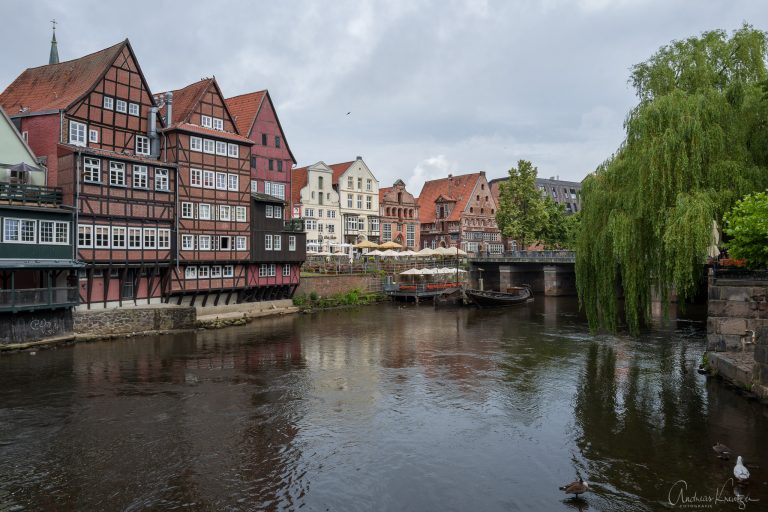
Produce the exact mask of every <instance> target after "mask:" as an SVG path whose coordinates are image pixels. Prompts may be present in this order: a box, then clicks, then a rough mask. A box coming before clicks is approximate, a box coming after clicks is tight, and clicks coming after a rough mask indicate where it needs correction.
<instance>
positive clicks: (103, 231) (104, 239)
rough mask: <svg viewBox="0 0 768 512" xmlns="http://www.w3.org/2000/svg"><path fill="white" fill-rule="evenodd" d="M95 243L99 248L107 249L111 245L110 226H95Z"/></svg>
mask: <svg viewBox="0 0 768 512" xmlns="http://www.w3.org/2000/svg"><path fill="white" fill-rule="evenodd" d="M93 233H94V237H93V240H94V244H93V246H94V247H96V248H97V249H106V248H108V247H109V227H108V226H95V227H94V228H93Z"/></svg>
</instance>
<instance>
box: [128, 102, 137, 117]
mask: <svg viewBox="0 0 768 512" xmlns="http://www.w3.org/2000/svg"><path fill="white" fill-rule="evenodd" d="M128 113H129V114H130V115H132V116H136V117H138V116H139V106H138V105H137V104H136V103H129V104H128Z"/></svg>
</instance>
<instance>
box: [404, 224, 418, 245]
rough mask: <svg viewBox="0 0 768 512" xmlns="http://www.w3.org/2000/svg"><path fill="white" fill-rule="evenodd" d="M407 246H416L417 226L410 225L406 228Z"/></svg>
mask: <svg viewBox="0 0 768 512" xmlns="http://www.w3.org/2000/svg"><path fill="white" fill-rule="evenodd" d="M405 245H406V246H408V247H414V246H415V245H416V226H415V225H414V224H408V225H407V226H406V227H405Z"/></svg>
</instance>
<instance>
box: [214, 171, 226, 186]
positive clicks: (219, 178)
mask: <svg viewBox="0 0 768 512" xmlns="http://www.w3.org/2000/svg"><path fill="white" fill-rule="evenodd" d="M216 189H217V190H227V173H225V172H217V173H216Z"/></svg>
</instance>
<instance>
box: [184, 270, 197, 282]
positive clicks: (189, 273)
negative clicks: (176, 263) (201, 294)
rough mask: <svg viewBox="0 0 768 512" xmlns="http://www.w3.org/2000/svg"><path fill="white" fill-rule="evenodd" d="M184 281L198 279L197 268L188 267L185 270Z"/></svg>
mask: <svg viewBox="0 0 768 512" xmlns="http://www.w3.org/2000/svg"><path fill="white" fill-rule="evenodd" d="M184 279H197V267H186V268H185V269H184Z"/></svg>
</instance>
